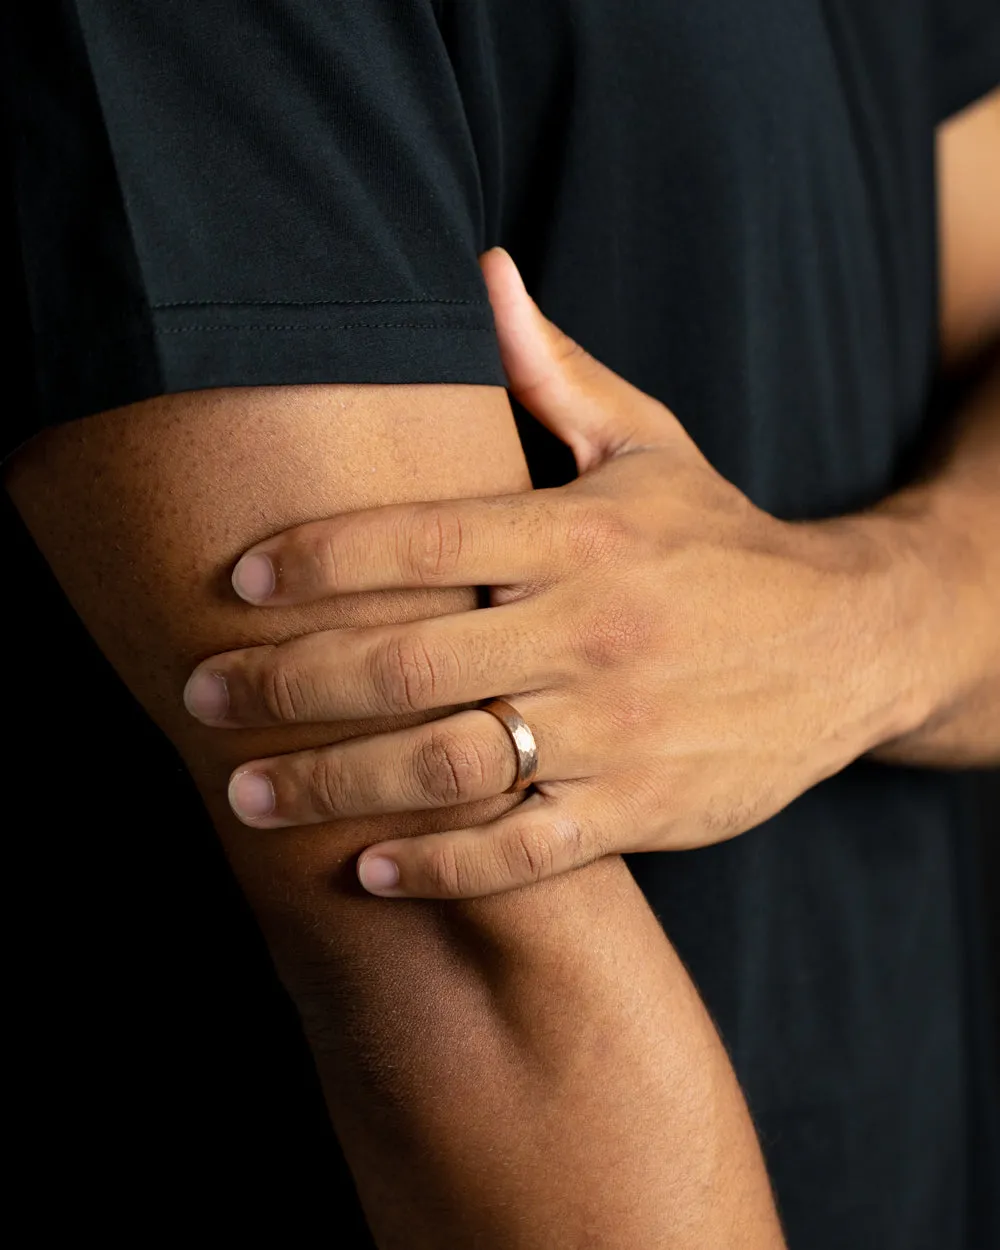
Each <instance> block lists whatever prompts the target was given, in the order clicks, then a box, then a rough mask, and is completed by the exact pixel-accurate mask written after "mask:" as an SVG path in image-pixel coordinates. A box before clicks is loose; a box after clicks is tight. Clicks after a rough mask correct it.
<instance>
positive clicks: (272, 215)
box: [2, 0, 504, 452]
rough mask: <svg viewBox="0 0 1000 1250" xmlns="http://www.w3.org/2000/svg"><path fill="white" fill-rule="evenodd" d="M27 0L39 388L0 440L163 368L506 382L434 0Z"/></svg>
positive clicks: (290, 379) (28, 292)
mask: <svg viewBox="0 0 1000 1250" xmlns="http://www.w3.org/2000/svg"><path fill="white" fill-rule="evenodd" d="M18 9H19V10H20V11H21V14H20V16H19V18H18V19H17V30H16V36H15V38H16V42H15V44H14V49H15V51H14V56H13V58H12V60H13V65H12V69H13V71H14V72H13V73H12V75H11V76H10V86H9V109H10V121H11V129H12V133H13V138H14V162H13V164H14V199H15V208H16V225H15V233H16V236H17V239H18V243H19V248H18V265H19V267H20V269H21V273H20V274H18V275H17V278H18V279H19V282H18V285H20V288H21V291H22V293H23V303H24V319H25V322H26V324H27V326H28V338H29V340H30V351H31V354H32V360H33V365H32V369H31V376H32V383H31V387H32V390H33V393H32V394H31V395H30V396H28V397H27V402H26V403H25V405H24V406H23V415H22V417H21V423H22V424H21V428H10V427H9V426H7V425H6V424H5V429H4V446H3V448H2V450H3V451H4V452H6V451H8V450H9V449H10V447H12V446H14V445H16V444H17V443H18V442H20V441H21V440H23V439H24V438H25V437H27V436H28V435H30V433H32V432H34V429H36V428H38V427H40V426H42V425H46V424H50V423H54V422H59V421H64V420H69V419H72V418H76V417H80V416H83V415H86V414H88V413H92V412H97V411H101V410H104V409H107V408H113V407H117V406H120V405H122V404H126V403H131V402H134V401H136V400H140V399H144V398H148V397H151V396H154V395H158V394H164V393H168V392H174V391H184V390H194V389H201V388H205V387H219V386H260V385H272V384H290V383H320V382H327V383H329V382H352V383H357V382H465V383H485V384H493V385H501V386H502V385H503V384H504V375H503V370H502V366H501V364H500V359H499V354H498V350H497V344H496V336H495V330H494V323H493V317H492V312H491V309H490V305H489V301H488V299H487V295H486V290H485V285H484V283H483V279H482V276H481V273H480V270H479V265H478V262H477V255H478V253H479V252H480V251H482V250H483V248H484V240H483V230H484V225H483V208H482V195H481V186H480V181H479V174H478V168H477V162H476V154H475V149H474V146H473V142H472V138H471V134H470V131H469V128H468V125H467V121H466V117H465V113H464V109H463V105H462V100H461V96H460V94H459V91H458V87H457V85H456V81H455V77H454V74H453V71H452V67H451V64H450V62H449V59H448V55H447V50H446V47H445V45H444V42H443V40H442V38H441V35H440V32H439V29H438V24H437V20H436V14H435V8H434V2H433V0H240V3H234V2H233V0H78V2H75V3H74V2H71V0H63V2H61V3H60V4H59V6H58V18H57V19H56V20H53V16H52V14H53V6H50V5H46V6H42V5H30V4H26V5H23V6H18ZM31 10H37V11H39V12H41V11H42V10H44V13H45V16H44V19H43V18H41V17H35V16H32V15H31Z"/></svg>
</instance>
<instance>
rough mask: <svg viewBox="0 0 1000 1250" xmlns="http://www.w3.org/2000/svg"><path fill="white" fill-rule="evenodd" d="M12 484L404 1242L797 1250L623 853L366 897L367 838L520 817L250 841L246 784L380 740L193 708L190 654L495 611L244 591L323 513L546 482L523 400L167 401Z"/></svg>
mask: <svg viewBox="0 0 1000 1250" xmlns="http://www.w3.org/2000/svg"><path fill="white" fill-rule="evenodd" d="M95 483H97V484H99V485H98V486H97V487H96V488H95ZM7 485H8V489H9V490H10V492H11V494H12V497H13V499H14V501H15V503H16V505H17V507H18V508H19V510H20V511H21V513H22V515H23V516H24V518H25V521H26V522H27V524H28V526H29V528H30V529H31V531H32V533H33V534H34V536H35V538H36V541H37V542H38V544H39V546H40V547H41V549H42V551H43V553H44V554H45V556H46V557H47V559H48V560H49V562H50V563H51V565H52V567H53V569H54V571H55V573H56V575H57V576H58V578H59V579H60V582H61V583H62V585H63V586H64V588H65V590H66V592H67V594H68V595H69V597H70V599H71V601H72V602H73V604H74V606H75V607H76V609H77V611H78V612H79V613H80V615H81V617H82V618H83V620H84V622H85V623H86V625H87V626H88V628H89V629H90V630H91V632H92V633H93V634H94V636H95V638H96V639H97V641H98V642H99V644H100V645H101V647H102V648H103V649H104V651H105V652H106V654H107V655H108V656H109V658H110V659H111V661H112V662H113V663H114V665H115V666H116V668H117V669H118V671H119V672H120V673H121V674H122V676H123V678H124V679H125V681H126V682H127V684H128V685H129V686H130V687H131V689H132V690H133V691H134V692H135V694H136V695H137V696H138V698H139V699H140V700H141V701H142V703H143V704H144V705H145V707H146V708H147V709H148V711H149V712H150V714H151V715H152V716H153V718H154V719H155V720H156V721H157V722H158V723H159V724H160V725H161V727H162V728H163V729H164V731H165V732H166V733H167V735H168V736H169V737H170V738H171V739H172V740H173V742H174V743H175V744H176V745H177V747H178V749H179V750H180V751H181V753H182V755H183V757H184V759H185V760H186V761H187V763H188V766H189V768H190V770H191V772H192V775H193V776H194V778H195V780H196V782H197V784H198V786H199V789H200V791H201V793H202V795H203V797H204V799H205V802H206V804H207V806H208V808H209V810H210V812H211V814H212V817H213V819H214V821H215V824H216V827H217V829H218V831H219V834H220V836H221V837H222V839H223V842H224V844H225V847H226V850H227V853H228V855H229V858H230V860H231V862H232V865H233V867H234V870H235V872H236V874H237V876H238V878H239V880H240V882H241V884H242V887H243V889H244V890H245V892H246V894H247V896H248V897H249V899H250V901H251V903H252V905H253V907H254V909H255V911H256V914H257V916H258V918H259V921H260V923H261V926H262V928H263V930H264V932H265V934H266V936H267V939H268V942H269V944H270V948H271V950H272V953H273V955H274V958H275V961H276V963H277V965H278V967H279V969H280V971H281V974H282V976H283V978H284V980H285V983H286V985H287V986H288V987H289V989H290V991H291V993H292V995H293V997H294V999H295V1001H296V1003H297V1005H298V1007H299V1009H300V1011H301V1013H302V1016H303V1019H304V1022H305V1027H306V1030H307V1033H308V1035H309V1038H310V1041H311V1044H312V1047H313V1050H314V1054H315V1056H316V1061H317V1065H318V1068H319V1071H320V1074H321V1077H322V1080H323V1085H324V1089H325V1091H326V1097H327V1101H328V1105H329V1108H330V1112H331V1116H332V1118H333V1121H334V1124H335V1127H336V1129H337V1131H338V1134H339V1136H340V1138H341V1140H342V1142H343V1144H344V1147H345V1151H346V1153H347V1156H348V1159H349V1161H350V1163H351V1166H352V1169H353V1171H354V1173H355V1176H356V1179H357V1181H358V1184H359V1189H360V1192H361V1195H362V1200H363V1202H364V1205H365V1208H366V1211H367V1214H368V1217H369V1220H370V1222H371V1224H372V1227H373V1229H374V1231H375V1235H376V1238H377V1239H378V1241H379V1244H380V1245H381V1246H382V1247H385V1248H388V1247H396V1246H399V1247H404V1246H405V1247H406V1248H407V1250H419V1248H421V1247H428V1248H430V1247H434V1248H438V1247H445V1246H447V1247H449V1248H451V1247H462V1246H472V1245H475V1246H477V1247H497V1250H500V1248H501V1247H502V1248H503V1250H517V1248H519V1247H531V1248H534V1247H538V1248H539V1250H542V1248H544V1250H558V1248H559V1247H564V1246H565V1247H570V1246H573V1247H575V1246H579V1245H584V1244H597V1245H601V1246H604V1247H622V1248H623V1250H624V1248H626V1247H627V1248H628V1250H635V1248H636V1247H653V1246H656V1247H678V1248H679V1247H684V1248H689V1247H690V1248H691V1250H693V1248H694V1247H698V1250H703V1248H704V1247H705V1246H710V1245H711V1246H720V1247H722V1246H725V1247H727V1248H728V1247H765V1246H766V1247H773V1246H778V1245H780V1244H781V1237H780V1232H779V1231H778V1228H777V1222H776V1218H775V1216H774V1212H773V1207H772V1203H771V1198H770V1194H769V1190H768V1185H767V1181H766V1177H765V1174H764V1169H763V1165H762V1162H761V1158H760V1154H759V1150H758V1147H757V1144H756V1141H755V1139H754V1135H753V1130H752V1127H751V1125H750V1122H749V1118H748V1116H747V1113H746V1110H745V1107H744V1105H743V1101H742V1098H741V1095H740V1093H739V1090H738V1088H737V1085H736V1082H735V1079H734V1077H733V1074H732V1071H731V1069H730V1067H729V1064H728V1062H727V1060H726V1057H725V1054H724V1052H723V1050H722V1047H721V1045H720V1043H719V1041H718V1038H717V1036H716V1034H715V1032H714V1029H713V1027H712V1025H711V1022H710V1021H709V1020H708V1018H707V1016H706V1013H705V1012H704V1009H703V1008H702V1006H701V1004H700V1002H699V1000H698V997H697V995H696V993H695V991H694V989H693V987H692V985H691V983H690V981H689V979H688V978H687V976H686V974H685V973H684V970H683V969H682V967H681V966H680V963H679V961H678V960H677V958H676V955H675V954H674V953H673V951H672V949H671V948H670V946H669V944H668V942H667V941H666V939H665V938H664V936H663V933H662V931H661V930H660V927H659V925H658V924H657V923H656V921H655V919H654V917H653V916H652V914H651V913H650V911H649V909H648V907H647V906H646V904H645V902H644V901H643V899H642V897H641V895H640V893H639V891H638V889H637V888H636V886H635V884H634V883H633V881H632V879H631V876H630V874H629V873H628V871H627V869H626V868H625V866H624V864H623V863H622V861H621V860H620V859H617V858H614V859H606V860H603V861H601V862H599V863H597V864H594V865H592V866H590V867H588V868H586V869H584V870H581V871H579V872H577V873H574V874H571V875H568V876H566V877H563V878H559V879H553V880H551V881H548V882H546V883H544V884H542V885H539V886H536V887H532V888H530V889H526V890H522V891H518V892H515V893H512V894H509V895H505V896H502V897H499V898H490V899H484V900H480V901H475V902H469V903H447V904H439V903H433V902H404V901H396V902H384V901H382V900H377V899H373V898H369V897H364V896H362V895H361V893H360V891H359V889H358V887H357V884H356V881H355V878H354V870H353V859H354V856H355V854H356V852H357V851H358V850H359V849H360V848H361V847H363V846H365V845H368V844H371V843H373V842H375V841H378V840H381V839H383V838H385V837H387V836H395V835H397V834H400V833H404V834H408V833H414V832H423V831H427V830H432V829H439V828H445V827H453V826H454V825H455V824H464V823H470V822H473V821H477V820H483V819H487V818H488V817H489V816H491V815H494V814H496V813H497V812H498V811H499V810H500V809H501V808H502V806H504V805H506V804H508V803H509V802H510V801H511V800H509V799H506V798H505V799H498V800H491V801H489V802H486V803H481V804H475V805H470V806H467V807H465V808H460V809H455V808H451V809H443V810H441V811H436V812H424V813H416V814H412V815H406V816H397V817H380V818H368V819H365V820H354V821H340V822H334V823H327V824H323V825H319V826H312V827H309V828H305V829H293V830H282V831H271V832H265V831H261V830H252V829H248V828H246V827H245V826H243V825H241V824H240V823H239V822H238V821H236V819H235V818H234V817H233V816H232V814H231V812H230V810H229V807H228V804H227V802H226V799H225V787H226V782H227V779H228V776H229V773H230V771H231V769H232V768H233V767H234V766H235V765H237V764H239V763H242V762H243V761H245V760H246V759H249V758H252V757H255V756H263V755H269V754H274V753H276V752H284V751H289V750H293V749H296V748H300V747H305V746H309V745H314V744H317V743H320V742H328V741H332V740H335V739H336V738H340V737H345V736H350V735H355V734H357V733H360V732H366V731H371V730H373V729H381V728H384V727H385V726H384V725H381V724H373V723H371V722H368V723H366V724H356V725H349V724H337V725H328V726H315V725H314V726H309V727H297V728H296V727H287V726H286V727H282V728H275V729H267V730H263V729H261V730H237V731H231V732H219V731H217V730H211V729H206V728H204V727H202V726H200V725H199V724H198V723H197V722H195V721H194V720H193V719H192V718H191V717H189V716H188V715H187V713H186V712H185V710H184V708H183V706H182V702H181V691H182V689H183V686H184V682H185V680H186V678H187V676H188V675H189V673H190V672H191V670H192V668H193V667H194V665H195V664H196V663H197V662H198V661H199V660H201V659H203V658H204V657H206V656H208V655H211V654H214V653H217V652H219V651H223V650H226V649H229V648H233V647H239V646H245V645H252V644H257V643H262V642H274V643H280V642H281V640H283V639H286V638H289V637H292V636H295V635H299V634H302V633H305V632H310V631H313V630H316V629H320V628H330V627H344V628H349V627H350V626H351V625H353V624H368V623H372V622H376V621H385V622H390V621H400V620H405V619H412V618H416V617H425V616H429V615H433V614H436V613H441V612H447V611H454V610H458V609H462V608H465V607H468V606H470V604H471V602H472V593H471V592H469V591H465V590H439V591H433V592H432V591H411V592H400V593H392V594H389V593H382V594H366V595H355V596H346V597H343V598H339V599H334V600H328V601H325V602H323V603H321V604H318V605H315V606H313V607H310V608H294V609H293V608H288V609H276V610H274V611H273V612H268V613H260V612H259V611H256V610H254V609H251V608H248V607H246V606H245V605H242V604H241V603H240V602H239V601H238V600H237V599H236V597H235V595H234V594H233V593H232V591H231V589H230V587H229V581H228V578H229V572H230V570H231V568H232V565H233V563H234V561H235V559H236V558H237V556H238V555H239V554H240V553H241V552H242V551H244V550H245V549H246V548H247V547H248V546H249V545H251V544H252V543H254V542H256V541H258V540H259V539H261V538H263V537H265V536H267V535H269V534H272V533H275V532H277V531H279V530H281V529H283V528H285V527H287V526H290V525H294V524H297V523H299V522H302V521H305V520H310V519H314V518H319V517H323V516H327V515H330V514H333V513H337V512H343V511H345V510H350V509H352V508H359V507H364V506H370V505H373V504H378V503H383V502H389V501H394V500H398V501H403V500H410V499H430V498H439V497H445V496H448V497H454V496H456V495H462V494H467V495H476V494H489V493H498V492H506V491H514V490H519V489H526V488H527V487H528V485H529V482H528V476H527V472H526V469H525V465H524V462H523V458H522V454H521V450H520V446H519V444H518V441H517V437H516V432H515V429H514V425H513V421H512V418H511V414H510V410H509V406H508V404H507V400H506V397H505V394H504V392H502V391H500V390H491V389H487V388H473V387H445V386H419V387H418V386H328V387H304V388H267V389H259V390H242V391H241V390H237V391H214V392H205V393H198V394H188V395H181V396H173V397H167V398H163V399H158V400H154V401H149V402H146V403H143V404H138V405H135V406H133V407H131V408H126V409H120V410H117V411H114V412H110V413H106V414H102V415H100V416H97V417H92V418H87V419H85V420H83V421H80V422H76V423H73V424H70V425H67V426H63V427H61V428H58V429H55V430H52V431H50V432H48V433H46V434H44V435H41V436H39V437H38V438H36V439H35V440H34V441H33V442H32V443H30V444H29V445H28V446H27V447H25V448H24V449H22V451H21V452H20V453H19V454H18V455H17V457H16V458H15V460H14V462H13V465H12V467H11V469H10V472H9V474H8V480H7ZM413 719H414V720H416V719H417V718H416V717H414V718H413ZM54 728H55V726H54ZM137 836H138V835H137Z"/></svg>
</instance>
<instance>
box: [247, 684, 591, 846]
mask: <svg viewBox="0 0 1000 1250" xmlns="http://www.w3.org/2000/svg"><path fill="white" fill-rule="evenodd" d="M512 697H513V698H514V701H515V704H516V707H517V710H518V712H520V713H521V715H522V716H523V717H524V719H525V721H526V723H527V724H528V725H529V726H530V728H531V731H532V733H533V735H534V737H535V742H536V744H537V747H538V764H539V767H538V774H537V778H536V779H537V780H539V781H541V780H545V781H554V780H563V779H566V778H569V777H574V776H579V775H580V772H579V765H580V761H579V760H578V759H576V758H575V752H573V751H572V750H567V749H566V747H565V745H564V739H563V735H562V733H561V732H560V731H559V730H557V729H556V728H555V727H556V726H557V725H558V726H561V725H563V724H564V717H563V716H562V714H561V711H560V708H561V700H559V699H557V698H554V697H553V696H551V695H537V696H530V695H529V696H523V697H521V696H512ZM516 770H517V755H516V753H515V749H514V745H513V743H512V742H511V739H510V737H509V735H508V733H507V730H506V729H505V728H504V726H503V725H502V724H501V723H500V721H499V720H497V718H496V717H495V716H493V715H492V714H491V713H489V712H485V711H483V710H482V709H480V708H469V709H467V710H465V711H462V712H456V713H454V714H453V715H451V716H446V717H444V718H442V719H441V720H436V721H431V722H429V723H427V724H424V725H414V726H412V727H410V728H409V729H399V730H395V731H394V732H391V733H383V734H373V735H371V736H368V737H364V738H353V739H350V740H349V741H346V742H341V743H337V744H336V745H335V746H328V747H318V748H315V749H313V750H309V751H297V752H295V753H294V754H291V755H279V756H275V757H273V758H271V759H265V760H254V761H252V762H250V763H248V764H244V765H242V766H241V767H240V768H238V769H236V770H235V772H234V773H233V775H232V777H231V778H230V782H229V802H230V806H231V807H232V809H233V811H234V812H235V813H236V815H237V816H239V818H240V819H241V820H242V821H243V822H244V823H245V824H249V825H253V826H254V827H256V828H259V829H280V828H284V827H287V826H290V825H310V824H318V823H320V822H321V821H325V820H338V819H341V818H342V817H347V816H373V815H379V814H384V813H388V812H404V811H421V810H426V809H428V808H436V807H452V806H456V805H458V804H462V803H471V802H473V801H474V800H476V799H485V798H491V797H493V796H494V795H497V794H501V793H503V791H504V790H506V789H508V787H509V786H511V785H512V784H513V782H514V778H515V775H516Z"/></svg>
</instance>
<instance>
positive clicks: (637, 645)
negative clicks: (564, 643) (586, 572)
mask: <svg viewBox="0 0 1000 1250" xmlns="http://www.w3.org/2000/svg"><path fill="white" fill-rule="evenodd" d="M652 631H653V622H652V621H651V619H650V617H649V614H648V613H646V612H644V611H643V610H642V608H641V607H640V606H639V605H638V604H636V603H634V602H632V601H630V600H629V599H628V598H626V597H622V598H620V599H618V600H614V599H613V600H612V601H611V602H610V603H608V604H606V605H605V606H603V607H601V608H600V609H599V610H597V611H595V612H593V613H592V614H591V615H590V616H589V617H588V618H587V619H586V621H585V622H584V623H583V626H582V629H581V632H580V635H579V649H580V652H581V654H582V656H583V658H584V660H585V661H586V662H587V663H588V664H589V665H591V666H592V667H594V668H611V667H614V666H615V665H618V664H621V663H623V662H624V661H626V660H628V659H630V658H632V657H634V656H635V655H636V653H640V652H642V651H643V650H644V649H645V648H646V645H647V643H648V642H649V638H650V635H651V633H652Z"/></svg>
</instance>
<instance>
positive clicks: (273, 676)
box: [257, 647, 308, 723]
mask: <svg viewBox="0 0 1000 1250" xmlns="http://www.w3.org/2000/svg"><path fill="white" fill-rule="evenodd" d="M257 689H258V694H259V697H260V703H261V706H262V707H263V709H264V711H265V713H266V714H267V716H268V717H269V718H270V719H271V720H273V721H278V722H281V723H285V722H294V721H299V720H303V719H305V717H306V713H307V710H308V709H307V697H306V687H305V684H304V683H303V682H302V680H301V678H300V677H299V676H298V674H297V673H296V672H295V670H294V669H293V668H292V667H291V665H290V664H289V662H288V659H287V657H286V656H284V655H283V654H282V652H281V649H280V648H278V647H275V648H274V650H273V651H272V652H271V653H270V654H269V655H268V656H267V658H266V659H265V660H264V662H263V664H262V665H261V669H260V672H259V673H258V677H257Z"/></svg>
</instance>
